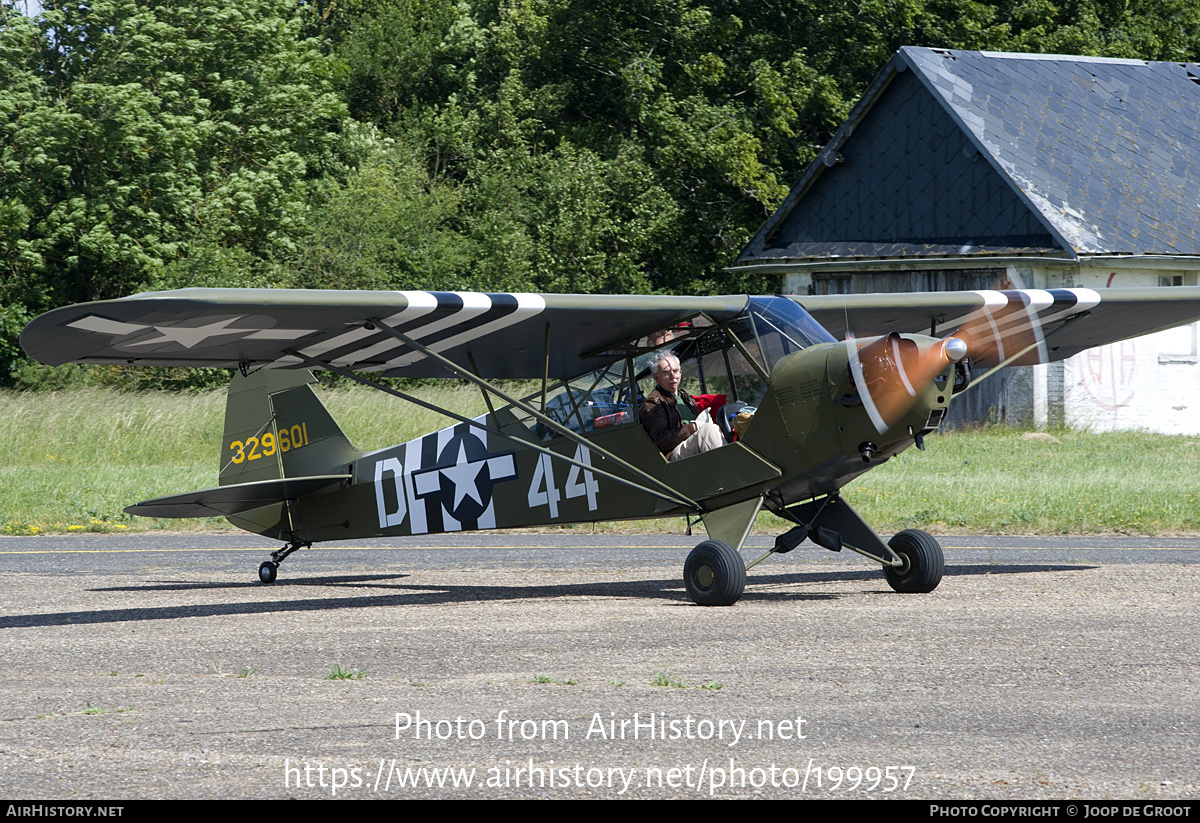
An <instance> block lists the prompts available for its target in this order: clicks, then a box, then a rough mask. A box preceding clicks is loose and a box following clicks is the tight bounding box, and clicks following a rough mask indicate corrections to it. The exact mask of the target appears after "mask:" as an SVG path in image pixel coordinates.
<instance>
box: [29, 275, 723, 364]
mask: <svg viewBox="0 0 1200 823" xmlns="http://www.w3.org/2000/svg"><path fill="white" fill-rule="evenodd" d="M746 300H747V298H746V297H745V296H735V297H660V296H638V295H611V296H610V295H538V294H476V293H464V292H421V291H378V292H376V291H333V290H328V291H323V290H303V289H180V290H177V291H165V292H147V293H144V294H136V295H133V296H131V297H126V298H122V299H120V300H107V301H100V302H95V303H85V304H79V305H74V306H66V307H64V308H61V309H56V310H54V311H50V312H47V313H46V314H43V315H42V316H40V317H38V318H37V319H35V320H34V321H33V322H32V323H30V324H29V325H28V326H27V327H26V328H25V330H24V331H23V332H22V333H21V346H22V347H23V348H24V349H25V351H26V352H27V353H28V354H29V355H30V356H31V357H33V358H34V359H36V360H38V361H40V362H42V363H47V364H49V365H59V364H62V363H101V364H131V365H138V366H192V367H197V366H214V367H219V368H231V369H232V368H239V367H240V368H243V369H250V368H259V367H264V366H269V367H274V368H304V369H311V368H320V367H321V366H320V365H317V364H315V363H314V362H313V361H314V360H315V361H319V362H320V363H327V364H331V365H333V366H336V367H339V368H343V369H348V370H351V371H361V372H375V373H377V374H381V375H383V376H387V377H445V376H447V372H446V369H445V367H444V366H442V365H439V364H438V363H437V362H436V361H435V360H433V359H431V358H429V357H427V356H426V355H425V354H423V353H422V352H421V351H418V350H417V349H415V348H413V347H411V346H409V345H408V344H406V343H404V342H402V341H401V340H399V339H397V337H395V336H394V335H392V334H389V333H388V332H387V331H385V330H384V329H383V328H381V326H385V327H387V328H390V329H391V330H394V331H396V332H399V333H401V334H403V335H405V336H407V337H408V338H409V339H410V340H412V341H414V342H416V343H418V344H420V346H421V347H422V348H427V349H429V350H431V351H433V352H436V353H438V354H440V355H442V356H444V357H447V358H449V359H450V360H452V361H454V362H455V363H456V364H458V365H459V366H461V367H463V368H466V369H469V370H470V371H472V372H477V373H478V374H479V375H480V376H485V377H489V378H540V377H542V376H543V374H548V376H549V377H551V378H570V377H575V376H577V375H578V374H580V373H583V372H586V371H590V370H593V369H596V368H599V367H601V366H603V365H606V364H607V363H610V362H613V361H615V360H618V359H620V358H621V357H622V356H623V354H621V353H619V352H616V351H611V350H610V349H611V348H612V347H613V346H616V345H619V344H620V343H622V342H624V341H628V340H632V339H634V338H636V337H638V336H639V335H642V334H645V333H648V332H649V331H651V330H653V329H656V328H662V327H664V326H667V325H670V324H672V323H677V322H681V321H683V320H686V319H687V318H689V317H693V316H695V315H698V314H701V313H703V314H706V315H707V316H709V317H710V318H712V319H713V320H715V321H717V322H721V321H724V320H727V319H731V318H733V317H735V316H736V315H737V314H738V313H739V312H740V311H741V310H742V309H743V308H744V307H745V305H746Z"/></svg>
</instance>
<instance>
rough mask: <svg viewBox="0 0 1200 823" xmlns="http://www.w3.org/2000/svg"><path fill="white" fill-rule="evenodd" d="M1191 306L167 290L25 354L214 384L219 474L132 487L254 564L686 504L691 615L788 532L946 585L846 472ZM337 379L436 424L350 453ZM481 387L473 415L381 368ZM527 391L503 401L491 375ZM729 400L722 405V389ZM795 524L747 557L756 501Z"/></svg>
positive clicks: (916, 298)
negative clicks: (337, 405) (1009, 377)
mask: <svg viewBox="0 0 1200 823" xmlns="http://www.w3.org/2000/svg"><path fill="white" fill-rule="evenodd" d="M1197 319H1200V287H1172V288H1158V289H1106V290H1104V291H1103V292H1098V291H1093V290H1090V289H1085V288H1069V289H1052V290H1048V291H1046V290H1007V291H968V292H938V293H918V294H853V295H828V296H795V295H793V296H779V295H777V296H762V297H753V296H746V295H734V296H721V297H706V296H691V297H684V296H677V297H671V296H636V295H553V294H544V295H542V294H480V293H462V292H435V291H427V292H422V291H385V292H368V291H332V290H273V289H181V290H175V291H164V292H148V293H143V294H137V295H133V296H131V297H126V298H121V299H117V300H108V301H99V302H92V303H84V304H78V305H73V306H67V307H63V308H59V309H55V310H52V311H49V312H47V313H45V314H43V315H41V316H40V317H38V318H36V319H35V320H33V322H31V323H30V324H29V325H28V326H27V327H26V328H25V329H24V331H23V332H22V333H21V337H20V340H21V345H22V346H23V348H24V349H25V351H26V352H27V353H28V354H29V355H30V356H31V357H33V358H34V359H36V360H38V361H40V362H42V363H46V364H49V365H58V364H62V363H98V364H123V365H133V366H189V367H218V368H224V369H229V370H231V371H232V372H233V375H232V380H231V383H230V386H229V391H228V397H227V402H226V412H225V426H224V435H223V439H222V446H221V460H220V470H219V474H218V480H219V485H218V486H217V487H215V488H211V489H204V490H200V491H195V492H189V493H186V494H171V495H168V496H165V497H158V498H154V499H150V500H145V501H143V502H141V503H138V504H136V505H133V506H130V507H129V508H127V509H126V511H127V512H130V513H132V514H135V515H141V516H147V517H211V516H214V515H223V516H225V517H226V518H227V519H228V521H229V522H230V523H232V524H233V525H235V526H238V527H239V528H242V529H245V530H247V531H250V532H253V533H255V534H259V535H264V536H267V537H270V538H273V539H277V540H281V541H284V543H285V545H284V546H283V547H282V548H280V549H279V550H277V551H274V552H272V553H271V555H270V559H269V560H267V561H265V562H263V563H262V565H261V566H260V567H259V570H258V573H259V579H260V581H261V582H262V583H265V584H269V583H272V582H274V581H275V579H276V577H277V573H278V569H279V565H280V563H282V562H283V560H284V559H286V558H287V557H288V556H290V555H291V554H292V553H294V552H295V551H297V550H299V549H301V548H307V547H310V546H312V545H313V544H315V543H319V542H323V541H331V540H346V539H361V538H371V537H379V536H389V537H391V536H409V535H421V534H435V533H444V532H454V531H470V530H478V529H494V528H521V527H530V526H544V525H558V524H570V523H587V522H596V521H613V520H633V519H646V518H658V517H666V516H684V517H686V518H688V521H687V522H688V523H689V526H690V524H691V522H692V520H693V519H694V520H697V521H700V522H702V523H703V525H704V528H705V530H706V531H707V535H708V539H706V540H704V541H703V542H701V543H700V544H699V545H697V546H696V547H695V548H694V549H693V550H692V551H691V552H690V554H689V555H688V557H687V560H686V561H685V563H684V567H683V576H684V584H685V587H686V589H687V592H688V595H689V597H690V598H691V599H692V601H693V602H695V603H697V604H699V605H713V606H728V605H732V604H734V603H736V602H737V601H738V600H739V599H740V598H741V597H742V594H743V592H744V589H745V585H746V572H747V569H748V568H751V567H753V566H754V565H756V564H757V563H759V562H761V561H762V560H764V559H766V558H767V557H768V556H770V555H771V554H774V553H780V554H782V553H786V552H789V551H792V550H793V549H795V548H796V547H797V546H798V545H800V544H801V543H803V542H804V541H805V540H811V541H812V542H813V543H815V544H816V545H817V546H820V547H823V548H825V549H828V550H832V551H840V550H841V549H843V548H847V549H851V550H853V551H855V552H858V553H859V554H862V555H863V556H865V557H866V558H868V559H869V560H871V561H873V562H875V563H878V564H880V566H881V568H882V570H883V573H884V577H885V579H886V580H887V583H888V584H889V585H890V586H891V588H892V589H894V590H895V591H897V592H902V593H928V592H931V591H933V590H934V589H935V588H936V587H937V586H938V584H939V583H940V581H941V579H942V575H943V571H944V558H943V554H942V550H941V547H940V545H939V544H938V542H937V540H936V539H934V538H933V537H932V536H931V535H929V534H927V533H926V532H924V531H921V530H917V529H908V530H904V531H901V532H900V533H899V534H896V535H895V536H893V537H892V538H891V539H890V540H889V541H886V542H885V541H884V540H883V538H882V537H880V536H879V535H878V534H877V533H876V532H875V531H874V530H873V529H872V528H871V527H870V526H869V525H868V524H867V523H866V522H865V521H864V520H863V519H862V518H861V517H860V516H859V515H858V513H857V512H855V511H854V509H853V508H852V507H851V506H850V504H849V503H847V502H846V500H845V498H844V497H843V496H842V495H841V493H840V492H841V489H842V488H843V487H845V486H846V484H847V483H849V482H851V481H852V480H854V479H855V478H856V477H858V476H860V475H862V474H863V473H864V472H867V471H870V470H871V469H873V468H876V467H878V466H880V465H883V464H884V463H885V462H887V461H888V460H889V459H890V458H891V457H893V456H895V455H897V454H899V453H901V452H902V451H904V450H905V449H907V448H909V447H910V446H914V445H915V446H917V447H918V448H922V449H923V448H924V445H925V444H924V439H925V437H926V435H928V434H930V433H931V432H934V431H937V430H938V428H939V427H940V425H941V423H942V420H943V418H944V416H945V414H946V409H947V407H948V406H949V404H950V402H951V400H952V399H953V398H954V397H955V396H956V395H959V394H961V393H962V392H963V391H966V390H967V389H968V388H969V386H970V385H971V384H972V383H973V382H977V381H979V380H980V379H982V378H983V377H986V376H987V374H990V373H991V372H993V371H995V370H996V369H999V368H1001V367H1004V366H1010V365H1029V364H1033V363H1044V362H1049V361H1052V360H1061V359H1063V358H1066V357H1070V356H1071V355H1074V354H1076V353H1078V352H1080V351H1083V350H1084V349H1087V348H1090V347H1092V346H1097V345H1101V344H1104V343H1111V342H1115V341H1118V340H1123V339H1126V338H1130V337H1135V336H1138V335H1142V334H1147V333H1150V332H1154V331H1160V330H1163V329H1166V328H1170V327H1173V326H1176V325H1181V324H1184V323H1190V322H1193V321H1195V320H1197ZM666 354H671V355H674V356H675V357H677V358H678V360H679V362H680V368H681V371H682V378H681V379H682V388H683V390H684V391H687V392H689V393H690V394H696V395H699V396H702V397H704V398H707V399H708V401H709V402H710V403H711V404H712V408H711V409H710V413H711V414H712V415H713V419H714V422H717V423H718V425H720V426H721V428H722V435H723V437H724V439H725V440H726V441H727V443H725V444H724V445H720V446H719V447H717V448H713V449H711V450H709V451H705V452H703V453H700V454H696V455H694V456H691V457H687V458H685V459H682V460H677V461H674V462H671V461H669V460H668V459H667V458H666V457H665V456H664V454H663V453H662V452H661V451H660V450H659V449H658V448H657V447H656V446H655V444H654V442H653V441H652V440H651V439H650V436H649V435H648V433H647V431H646V430H645V429H644V428H643V426H642V425H641V417H642V405H643V402H644V398H645V397H646V396H647V395H648V394H649V393H650V392H651V391H652V390H653V389H654V387H655V381H654V379H653V376H652V374H651V365H652V364H654V363H657V362H659V360H660V359H661V358H662V357H663V356H664V355H666ZM316 371H327V372H333V373H336V374H341V375H344V376H345V377H348V378H350V379H352V380H354V381H356V382H358V383H361V384H363V385H366V386H370V387H372V388H374V389H376V390H378V391H382V392H385V393H387V394H389V395H392V396H394V397H396V398H398V399H399V400H402V401H406V402H409V403H414V404H416V405H419V406H423V407H426V408H431V409H434V410H435V411H438V412H440V413H441V414H444V415H446V416H447V417H448V418H450V419H451V420H452V421H454V422H453V423H452V424H451V425H449V426H448V427H446V428H444V429H442V430H441V431H437V432H433V433H431V434H427V435H425V436H423V437H420V438H418V439H416V440H412V441H410V442H407V443H401V444H399V445H395V446H391V447H388V448H384V449H380V450H378V451H372V452H363V451H360V450H358V449H357V448H355V447H354V446H353V445H352V444H351V443H350V441H349V440H348V439H347V437H346V435H345V434H344V433H343V432H342V430H341V428H340V427H339V426H338V424H337V422H336V421H335V420H334V419H333V417H332V416H331V415H330V414H329V412H328V411H327V410H326V409H325V407H324V406H323V405H322V403H321V401H320V399H319V398H318V396H317V395H316V393H314V391H313V388H312V386H313V384H314V383H315V382H316V378H315V376H314V372H316ZM433 377H445V378H456V379H459V380H463V381H467V382H468V383H470V384H473V385H474V386H476V387H478V388H479V390H480V392H481V393H482V395H483V399H484V401H485V402H486V405H487V409H488V411H487V412H486V413H485V414H483V415H480V416H478V417H474V418H468V417H466V416H464V415H461V414H459V413H457V412H456V411H454V410H453V409H447V408H441V407H439V406H436V405H434V404H432V403H430V402H428V401H425V400H422V399H420V398H417V397H414V396H412V395H411V394H410V393H408V392H407V391H405V390H404V385H405V384H404V383H403V382H396V381H391V380H389V379H388V378H433ZM499 379H505V380H509V379H515V380H525V381H529V382H528V384H527V385H529V387H530V388H531V389H532V391H530V392H529V393H528V395H527V396H525V397H521V398H519V397H513V396H510V394H509V393H508V392H506V391H505V389H504V388H503V387H501V386H498V385H496V383H495V382H494V381H496V380H499ZM722 395H723V397H722ZM762 510H766V511H770V512H773V513H774V514H776V515H778V516H779V517H781V518H782V519H784V520H785V521H787V522H788V523H790V524H792V527H791V528H790V529H789V530H788V531H787V532H785V533H783V534H781V535H779V536H778V537H777V538H776V540H775V544H774V546H773V547H772V548H771V549H770V550H769V551H768V552H766V553H765V554H763V555H762V556H761V557H759V558H757V559H755V560H753V561H752V562H751V563H749V564H747V563H746V562H745V560H744V559H743V557H742V554H741V549H742V547H743V544H744V542H745V538H746V536H747V534H748V533H749V532H750V528H751V526H752V525H753V523H754V521H755V519H756V518H757V516H758V514H759V512H760V511H762Z"/></svg>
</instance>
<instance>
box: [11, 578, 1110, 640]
mask: <svg viewBox="0 0 1200 823" xmlns="http://www.w3.org/2000/svg"><path fill="white" fill-rule="evenodd" d="M1089 568H1096V567H1095V566H1083V565H1069V566H1067V565H1049V564H1038V565H1018V564H1006V565H994V566H993V565H987V566H982V565H972V566H953V567H948V568H947V569H946V576H947V577H954V576H965V575H974V574H995V575H999V574H1027V573H1031V572H1047V571H1083V570H1085V569H1089ZM472 574H475V575H476V576H486V574H485V573H480V572H472ZM408 576H409V575H406V574H371V575H336V576H330V577H299V578H291V579H287V580H284V579H280V580H279V581H278V582H276V583H275V584H273V586H272V590H275V591H278V590H280V589H284V590H287V589H290V588H293V587H296V588H299V587H302V586H303V587H309V586H316V587H321V588H341V587H347V586H350V587H354V588H364V587H367V588H378V589H381V590H383V591H382V592H381V593H380V594H373V595H363V596H354V597H315V598H305V599H301V598H296V599H289V600H269V601H264V600H260V601H256V602H248V603H247V602H239V603H202V604H191V605H181V606H142V607H136V608H125V609H96V610H90V611H87V610H81V611H70V612H48V613H44V614H28V615H11V616H6V617H0V629H14V628H31V627H45V626H73V625H89V624H103V623H124V622H135V621H149V620H174V619H178V618H184V617H227V616H236V615H249V614H271V613H275V612H291V611H330V610H335V609H350V608H376V607H379V606H414V605H438V604H454V603H478V602H486V601H492V600H522V599H524V600H535V599H557V598H585V597H602V598H626V599H630V598H642V599H653V600H660V601H672V602H674V603H675V604H677V605H681V606H683V605H686V606H688V607H691V602H690V601H689V600H688V597H687V594H686V592H685V591H684V589H683V585H682V581H680V580H679V579H678V578H671V579H667V580H640V581H620V582H611V583H604V582H592V583H575V584H563V585H552V586H488V585H455V586H445V585H436V586H433V585H407V584H400V583H394V582H387V581H395V580H401V579H404V578H406V577H408ZM855 581H863V582H866V583H868V584H872V583H877V584H879V586H878V587H873V588H872V590H871V591H870V592H864V593H876V592H879V591H884V592H890V589H888V588H887V585H886V583H884V581H883V578H882V575H881V573H880V572H879V571H877V570H875V569H872V568H868V569H858V570H845V571H842V570H837V571H829V570H823V571H818V572H793V573H787V574H774V575H762V574H753V573H752V574H751V575H750V576H749V580H748V582H747V587H746V592H745V594H744V595H743V597H742V601H743V602H755V601H759V602H771V601H790V602H803V601H818V600H834V599H838V598H840V597H844V596H845V594H844V593H826V592H795V591H772V590H763V587H767V586H783V585H795V584H803V583H818V584H819V583H834V582H855ZM261 587H262V584H261V583H258V582H253V581H247V582H235V583H178V582H166V581H163V582H161V583H152V584H147V585H140V586H119V587H109V588H97V589H92V590H91V591H95V592H106V591H108V592H118V591H124V592H169V591H188V590H200V589H247V588H261Z"/></svg>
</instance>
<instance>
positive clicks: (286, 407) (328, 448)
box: [219, 369, 362, 486]
mask: <svg viewBox="0 0 1200 823" xmlns="http://www.w3.org/2000/svg"><path fill="white" fill-rule="evenodd" d="M315 382H317V380H316V378H315V377H313V375H312V372H309V371H304V370H290V369H259V370H258V371H256V372H254V373H253V374H250V375H248V376H243V375H241V374H234V376H233V380H232V382H230V384H229V394H228V395H227V397H226V400H225V434H224V437H223V438H222V441H221V444H222V447H221V469H220V474H219V482H220V485H222V486H228V485H231V484H234V483H252V482H257V481H260V480H275V479H278V478H282V477H306V476H311V475H323V474H339V473H342V472H347V469H348V466H349V464H350V463H353V462H354V461H355V460H357V459H358V458H359V457H360V456H361V455H362V452H360V451H359V450H358V449H356V448H354V446H353V445H351V443H350V441H349V439H347V437H346V435H345V433H344V432H343V431H342V429H341V427H340V426H339V425H338V424H337V421H335V420H334V419H333V416H332V415H331V414H330V413H329V411H328V410H327V409H326V408H325V406H324V404H322V403H321V400H320V399H319V398H318V397H317V395H316V393H315V392H314V391H313V390H312V384H313V383H315Z"/></svg>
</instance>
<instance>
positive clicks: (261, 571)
mask: <svg viewBox="0 0 1200 823" xmlns="http://www.w3.org/2000/svg"><path fill="white" fill-rule="evenodd" d="M278 572H279V564H278V563H272V562H271V561H270V560H268V561H267V562H265V563H263V564H262V565H261V566H259V567H258V579H259V581H260V582H262V583H266V584H271V583H274V582H275V575H276V574H277V573H278Z"/></svg>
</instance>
